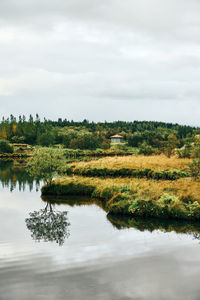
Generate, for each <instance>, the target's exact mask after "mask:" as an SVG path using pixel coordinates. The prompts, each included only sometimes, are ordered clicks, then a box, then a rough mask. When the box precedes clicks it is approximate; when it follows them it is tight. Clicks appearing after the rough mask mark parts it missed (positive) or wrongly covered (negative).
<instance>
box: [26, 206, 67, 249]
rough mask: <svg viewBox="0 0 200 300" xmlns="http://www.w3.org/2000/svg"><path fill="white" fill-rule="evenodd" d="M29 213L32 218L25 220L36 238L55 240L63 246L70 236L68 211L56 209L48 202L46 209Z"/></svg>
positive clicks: (39, 239)
mask: <svg viewBox="0 0 200 300" xmlns="http://www.w3.org/2000/svg"><path fill="white" fill-rule="evenodd" d="M29 215H30V218H27V219H26V220H25V222H26V226H27V228H28V229H29V230H30V231H31V232H32V234H31V236H32V238H33V239H34V240H36V241H41V240H43V241H45V242H48V241H49V242H53V241H55V242H56V243H58V244H59V245H60V246H61V245H63V244H64V241H65V238H66V237H67V238H68V237H69V235H70V233H69V229H68V226H69V225H70V223H68V222H67V211H64V212H60V211H54V210H53V208H52V205H51V203H47V205H46V207H45V209H40V210H39V211H34V212H31V213H30V214H29Z"/></svg>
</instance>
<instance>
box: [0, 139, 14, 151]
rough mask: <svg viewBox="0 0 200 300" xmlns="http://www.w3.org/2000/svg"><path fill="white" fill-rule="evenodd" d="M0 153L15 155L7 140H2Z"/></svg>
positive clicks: (0, 141)
mask: <svg viewBox="0 0 200 300" xmlns="http://www.w3.org/2000/svg"><path fill="white" fill-rule="evenodd" d="M0 153H13V146H11V145H10V144H9V142H8V141H7V140H3V139H2V140H0Z"/></svg>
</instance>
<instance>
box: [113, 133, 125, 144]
mask: <svg viewBox="0 0 200 300" xmlns="http://www.w3.org/2000/svg"><path fill="white" fill-rule="evenodd" d="M110 138H111V143H113V144H118V143H123V136H121V135H118V134H115V135H112V136H111V137H110Z"/></svg>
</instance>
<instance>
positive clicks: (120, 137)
mask: <svg viewBox="0 0 200 300" xmlns="http://www.w3.org/2000/svg"><path fill="white" fill-rule="evenodd" d="M111 138H119V139H123V136H121V135H118V134H115V135H112V136H111Z"/></svg>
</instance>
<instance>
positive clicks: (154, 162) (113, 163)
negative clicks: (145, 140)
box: [73, 155, 191, 170]
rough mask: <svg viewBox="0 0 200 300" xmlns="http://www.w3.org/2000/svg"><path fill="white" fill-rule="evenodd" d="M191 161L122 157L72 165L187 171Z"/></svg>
mask: <svg viewBox="0 0 200 300" xmlns="http://www.w3.org/2000/svg"><path fill="white" fill-rule="evenodd" d="M190 161H191V160H190V159H188V158H181V159H180V158H177V157H171V158H168V157H166V156H165V155H154V156H144V155H137V156H131V155H130V156H122V157H105V158H101V159H99V160H97V161H94V162H93V161H92V162H86V163H76V164H73V165H74V167H75V169H76V168H77V169H78V168H84V169H86V168H98V167H102V168H108V169H115V170H119V169H122V168H129V169H147V168H148V169H153V170H166V169H179V170H185V169H187V167H188V166H187V165H188V163H189V162H190Z"/></svg>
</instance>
